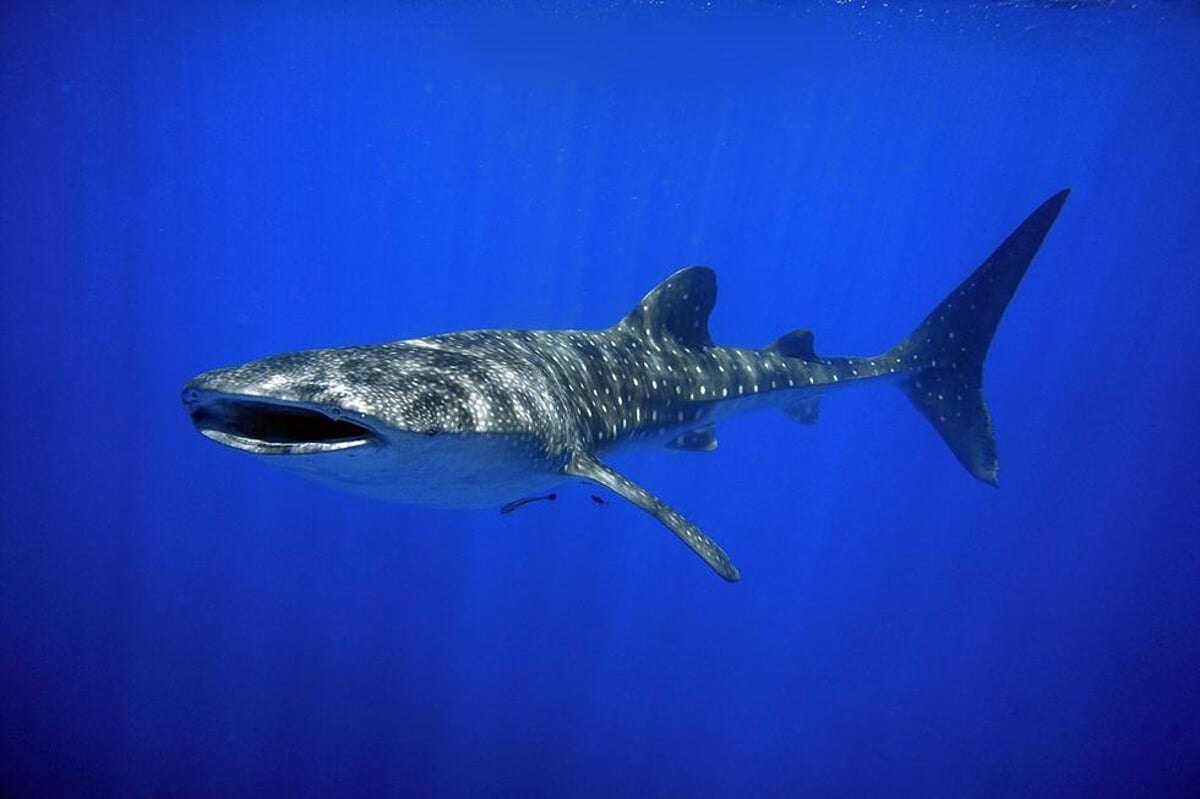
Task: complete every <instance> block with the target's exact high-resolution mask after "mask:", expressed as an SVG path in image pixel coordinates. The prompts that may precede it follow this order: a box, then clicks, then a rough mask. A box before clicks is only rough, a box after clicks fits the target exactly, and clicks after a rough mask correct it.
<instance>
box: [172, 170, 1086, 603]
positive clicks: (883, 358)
mask: <svg viewBox="0 0 1200 799" xmlns="http://www.w3.org/2000/svg"><path fill="white" fill-rule="evenodd" d="M1067 194H1068V190H1064V191H1061V192H1059V193H1058V194H1055V195H1054V196H1053V197H1051V198H1050V199H1048V200H1047V201H1046V202H1045V203H1043V204H1042V205H1041V207H1039V208H1038V209H1037V210H1036V211H1034V212H1033V213H1032V214H1030V215H1029V218H1027V219H1026V220H1025V221H1024V222H1022V223H1021V225H1020V226H1019V227H1018V228H1017V229H1016V230H1015V231H1014V232H1013V233H1012V234H1011V235H1010V236H1009V237H1008V238H1007V239H1006V240H1005V241H1004V243H1003V244H1001V245H1000V247H999V248H998V249H997V250H996V251H995V252H994V253H992V255H991V257H990V258H988V259H987V260H986V261H984V262H983V265H982V266H980V267H979V268H978V269H976V270H975V272H974V273H973V274H972V275H971V276H970V277H969V278H967V279H966V281H964V282H963V283H962V284H961V285H960V286H958V288H956V289H955V290H954V291H953V292H952V293H951V294H950V296H949V297H947V298H946V299H945V300H944V301H943V302H942V303H941V304H940V305H939V306H937V308H935V309H934V310H933V312H932V313H931V314H929V316H928V317H926V318H925V320H924V321H923V322H922V323H921V324H920V325H919V326H918V327H917V328H916V330H915V331H913V333H912V335H910V336H909V337H908V338H906V339H905V340H904V341H902V342H901V343H899V344H898V345H896V346H895V347H893V348H891V349H890V350H887V351H886V352H884V353H882V354H880V355H876V356H874V357H866V358H858V357H849V358H826V357H819V356H818V355H817V354H816V352H815V350H814V348H813V334H812V332H811V331H809V330H807V329H799V330H793V331H792V332H790V333H787V334H785V335H783V336H782V337H780V338H779V339H778V340H777V341H775V342H774V343H773V344H771V345H770V346H768V347H766V348H764V349H740V348H736V347H718V346H717V345H715V344H714V343H713V340H712V338H711V337H710V336H709V332H708V316H709V313H710V312H711V311H712V309H713V305H714V304H715V302H716V294H717V289H716V277H715V275H714V273H713V272H712V270H710V269H707V268H704V267H692V268H689V269H683V270H681V271H679V272H676V273H675V274H673V275H671V276H670V277H669V278H667V279H666V280H665V281H663V282H662V283H661V284H660V285H659V286H658V287H657V288H655V289H654V290H653V291H651V292H650V293H649V294H647V295H646V296H645V298H644V299H643V300H642V301H641V302H640V303H638V304H637V306H636V307H635V308H634V309H633V310H632V311H631V312H630V313H629V314H628V315H627V316H626V317H625V318H624V319H622V320H621V321H620V322H618V323H617V324H616V325H614V326H613V327H610V328H608V329H606V330H475V331H467V332H460V333H448V334H445V335H440V336H431V337H428V338H419V339H413V340H410V341H398V342H394V343H391V344H379V345H373V346H358V347H344V348H338V349H322V350H309V351H303V352H291V353H286V354H283V355H275V356H272V357H269V358H263V359H261V360H257V361H251V362H250V363H247V364H244V365H242V366H234V367H230V368H227V369H217V370H214V371H211V372H205V373H204V374H202V375H200V376H198V377H196V378H195V379H193V380H191V381H190V382H188V383H187V385H186V386H184V388H183V402H184V405H185V406H186V407H187V411H188V413H189V414H190V416H191V419H192V422H193V423H194V424H195V426H196V428H197V429H198V430H199V431H200V432H201V433H202V434H203V435H205V436H207V437H208V438H210V439H212V440H213V441H216V442H218V443H220V444H224V445H225V446H228V447H232V448H233V449H237V450H241V451H243V452H248V453H250V454H252V455H258V456H261V457H263V458H265V459H266V460H267V461H268V462H270V463H272V464H274V465H276V466H281V467H284V468H286V469H290V470H292V471H295V472H298V473H300V474H303V475H305V476H307V477H312V478H316V479H318V480H321V481H323V482H327V483H332V484H334V485H337V486H340V487H342V488H345V489H348V490H351V491H355V492H358V493H363V494H369V495H373V496H377V497H382V498H386V499H391V500H397V501H401V502H410V503H416V504H421V505H432V506H440V507H453V508H472V507H487V506H493V507H496V506H505V507H507V508H513V507H518V506H519V505H520V504H522V503H521V502H520V500H521V499H522V498H524V497H529V496H530V495H534V494H539V493H543V492H546V491H547V490H548V489H550V488H553V487H554V486H555V485H556V484H558V483H561V482H563V481H565V480H568V479H579V480H586V481H591V482H593V483H597V484H599V485H601V486H603V487H605V488H607V489H608V490H610V491H612V492H613V493H615V494H617V495H619V496H621V497H623V498H625V499H626V500H628V501H630V502H632V503H633V504H634V505H636V506H638V507H639V508H641V509H642V510H644V511H646V512H647V513H649V514H651V515H652V516H654V517H655V518H656V519H658V520H659V521H660V522H662V523H663V524H664V525H666V526H667V527H668V528H669V529H670V530H671V532H673V533H674V534H675V535H677V536H678V537H679V538H680V540H682V541H683V542H684V543H685V544H687V545H688V546H689V547H690V548H691V549H692V550H693V551H694V552H695V553H696V554H697V555H699V556H700V557H701V558H703V559H704V561H705V563H707V564H708V565H709V566H711V567H712V568H713V569H714V570H715V571H716V572H717V574H719V575H721V576H722V577H724V578H725V579H726V580H730V581H732V580H736V579H738V570H737V568H736V567H734V565H733V563H732V562H731V561H730V559H729V557H728V556H727V555H726V554H725V552H724V551H722V550H721V548H720V547H719V546H717V544H716V543H715V542H714V541H713V540H712V539H710V538H709V537H708V536H707V535H705V534H704V533H703V532H701V531H700V529H699V528H697V527H696V526H695V525H694V524H692V523H691V522H689V521H688V520H687V519H685V518H684V517H683V516H681V515H680V514H679V513H678V512H677V511H676V510H674V509H673V508H671V507H670V506H669V505H667V504H666V503H665V502H663V501H662V500H661V499H659V498H658V497H656V496H655V495H654V494H652V493H650V492H649V491H647V490H646V489H644V488H642V487H641V486H639V485H638V484H636V483H634V482H632V481H631V480H629V479H628V478H626V477H624V476H622V475H620V474H618V473H617V472H615V471H613V470H612V469H611V468H609V467H608V466H606V465H605V464H604V463H603V462H602V461H601V460H600V458H601V457H602V456H603V455H604V454H605V453H607V452H610V451H612V450H614V449H617V448H619V447H629V446H668V447H676V448H680V449H688V450H710V449H712V448H713V447H715V446H716V438H715V434H714V425H715V424H716V423H717V422H719V421H720V420H722V419H724V418H726V417H729V416H732V415H734V414H738V413H743V412H745V411H749V410H755V409H759V408H777V409H779V410H781V411H782V412H783V413H786V414H787V415H788V416H790V417H791V418H793V419H795V420H796V421H798V422H801V423H811V422H813V421H815V420H816V416H817V403H818V400H819V398H820V397H821V396H822V395H824V394H825V393H827V392H829V391H830V390H831V389H833V388H835V387H837V388H842V387H846V386H851V385H857V384H860V383H865V382H868V381H879V380H886V381H890V382H892V383H894V384H895V385H896V386H898V387H899V388H900V389H901V390H902V391H903V392H904V393H905V394H906V395H907V396H908V398H909V399H910V400H911V401H912V403H913V404H914V405H915V406H916V407H917V409H918V410H919V411H920V412H921V413H922V414H923V415H924V416H925V418H926V419H928V420H929V421H930V422H931V423H932V424H933V427H934V429H936V430H937V432H938V433H939V434H940V435H941V437H942V438H943V439H944V440H945V442H946V443H947V444H948V445H949V446H950V449H951V451H952V452H953V453H954V454H955V456H956V457H957V458H958V460H959V461H960V462H961V463H962V465H963V466H965V467H966V469H967V471H968V472H970V473H971V474H972V475H974V476H975V477H977V478H978V479H980V480H982V481H984V482H985V483H990V484H992V485H995V484H996V475H997V460H996V445H995V439H994V437H993V433H992V422H991V419H990V416H989V414H988V409H987V405H986V403H985V402H984V398H983V392H982V381H983V362H984V357H985V356H986V354H987V350H988V346H989V345H990V343H991V341H992V336H993V335H994V333H995V331H996V326H997V325H998V324H999V322H1000V317H1001V315H1002V314H1003V312H1004V309H1005V307H1006V306H1007V305H1008V302H1009V300H1010V299H1011V298H1012V295H1013V292H1014V291H1016V288H1017V284H1018V283H1020V281H1021V278H1022V276H1024V274H1025V270H1026V269H1027V268H1028V266H1029V263H1030V261H1031V260H1032V259H1033V256H1034V254H1035V253H1036V252H1037V250H1038V248H1039V247H1040V246H1041V243H1042V240H1043V239H1044V238H1045V236H1046V233H1047V232H1048V231H1049V229H1050V226H1051V225H1052V224H1053V223H1054V220H1055V219H1056V218H1057V217H1058V214H1059V211H1060V210H1061V209H1062V206H1063V203H1064V202H1065V201H1066V199H1067Z"/></svg>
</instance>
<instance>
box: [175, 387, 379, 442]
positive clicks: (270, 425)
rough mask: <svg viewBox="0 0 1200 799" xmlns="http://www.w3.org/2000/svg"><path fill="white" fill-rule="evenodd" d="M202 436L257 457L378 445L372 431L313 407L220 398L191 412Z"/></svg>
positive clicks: (193, 422)
mask: <svg viewBox="0 0 1200 799" xmlns="http://www.w3.org/2000/svg"><path fill="white" fill-rule="evenodd" d="M189 413H190V415H191V417H192V424H193V425H195V426H196V429H197V430H198V431H200V433H201V435H203V436H205V437H206V438H210V439H212V440H213V441H216V442H217V443H218V444H224V445H225V446H227V447H233V448H234V449H239V450H242V451H243V452H252V453H254V454H256V455H315V454H320V453H324V452H340V451H342V450H347V449H352V448H354V447H361V446H363V445H364V444H368V443H371V442H372V441H376V440H377V436H376V435H375V433H374V432H373V431H372V430H371V429H370V428H368V427H364V426H363V425H360V424H355V423H354V422H351V421H348V420H346V419H339V418H335V417H334V416H331V415H329V414H328V413H325V412H323V411H321V410H318V409H317V408H314V407H312V406H309V405H298V404H294V403H289V402H284V401H280V400H271V399H263V398H261V397H254V398H250V397H230V396H221V397H214V398H209V399H206V400H204V401H199V402H195V403H194V404H192V405H191V407H190V408H189Z"/></svg>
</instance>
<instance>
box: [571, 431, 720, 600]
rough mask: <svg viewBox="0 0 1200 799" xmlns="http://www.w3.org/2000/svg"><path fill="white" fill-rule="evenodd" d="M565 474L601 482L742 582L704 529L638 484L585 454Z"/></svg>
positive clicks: (578, 455)
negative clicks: (702, 530)
mask: <svg viewBox="0 0 1200 799" xmlns="http://www.w3.org/2000/svg"><path fill="white" fill-rule="evenodd" d="M563 472H564V473H566V474H567V475H569V476H571V477H578V478H581V479H584V480H590V481H592V482H593V483H598V484H599V485H602V486H604V487H605V488H607V489H608V490H609V491H612V492H613V493H614V494H618V495H620V496H621V497H623V498H625V499H627V500H629V501H630V502H632V503H633V504H634V505H637V506H638V507H639V508H641V509H642V510H644V511H646V512H647V513H649V514H650V515H651V516H653V517H654V518H656V519H658V520H659V521H660V522H662V523H663V524H665V525H666V526H667V527H668V528H670V530H671V532H672V533H674V534H675V535H677V536H678V537H679V540H681V541H683V543H685V544H687V545H688V547H690V548H691V550H692V551H693V552H695V553H696V554H697V555H699V556H700V557H701V558H703V559H704V562H705V563H707V564H708V565H709V566H711V567H712V569H713V571H715V572H716V573H717V574H719V575H721V576H722V577H724V578H725V579H726V580H728V581H730V582H734V581H736V580H737V579H738V577H739V574H738V570H737V567H736V566H734V565H733V562H732V561H730V560H729V556H728V555H726V554H725V551H724V550H722V549H721V548H720V547H719V546H717V543H716V542H715V541H713V540H712V539H711V538H709V537H708V536H706V535H705V534H704V533H703V532H701V531H700V528H698V527H696V525H694V524H692V523H691V522H689V521H688V520H687V519H685V518H683V517H682V516H680V515H679V513H678V512H677V511H676V510H675V509H674V508H672V507H671V506H670V505H668V504H667V503H665V502H663V501H662V500H661V499H659V498H658V497H656V496H654V495H653V494H651V493H650V492H649V491H647V490H646V489H644V488H642V487H641V486H640V485H638V484H637V483H634V482H633V481H631V480H629V479H627V478H625V477H622V476H621V475H619V474H617V473H616V472H614V471H613V470H612V469H610V468H608V467H607V466H605V465H604V464H603V463H601V462H600V461H598V460H597V459H596V458H595V457H593V456H591V455H589V454H587V453H585V452H577V453H575V454H574V455H572V456H571V460H570V461H568V462H567V465H566V466H564V467H563Z"/></svg>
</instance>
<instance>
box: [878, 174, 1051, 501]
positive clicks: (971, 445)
mask: <svg viewBox="0 0 1200 799" xmlns="http://www.w3.org/2000/svg"><path fill="white" fill-rule="evenodd" d="M1069 193H1070V189H1064V190H1063V191H1060V192H1059V193H1058V194H1055V195H1054V196H1053V197H1051V198H1050V199H1048V200H1046V201H1045V202H1044V203H1042V204H1041V206H1040V207H1039V208H1038V209H1037V210H1036V211H1034V212H1033V213H1032V214H1030V215H1029V217H1028V218H1027V219H1026V220H1025V221H1024V222H1022V223H1021V224H1020V226H1019V227H1018V228H1017V229H1016V230H1014V231H1013V232H1012V234H1010V235H1009V237H1008V238H1007V239H1005V240H1004V243H1003V244H1001V245H1000V246H999V247H998V248H997V249H996V251H995V252H994V253H992V255H991V257H989V258H988V259H987V260H986V261H984V262H983V264H982V265H981V266H980V267H979V268H978V269H976V270H975V271H974V272H973V273H972V274H971V276H970V277H968V278H967V279H966V280H964V281H963V282H962V284H960V285H959V286H958V288H956V289H955V290H954V291H953V292H951V293H950V296H948V297H947V298H946V299H945V300H943V301H942V304H941V305H939V306H938V307H937V308H935V309H934V310H933V313H931V314H929V316H927V317H926V318H925V321H923V322H922V323H921V324H920V326H918V327H917V329H916V330H914V331H913V333H912V335H910V336H909V337H908V338H907V339H905V340H904V341H903V342H901V343H900V344H899V345H898V346H896V347H895V348H893V349H892V350H891V351H890V352H889V353H888V357H889V358H896V359H899V360H898V362H900V363H904V364H910V363H911V364H912V365H913V366H915V367H916V368H914V369H913V370H912V371H911V372H909V373H908V374H907V375H906V378H905V379H904V381H903V382H902V383H901V384H900V386H901V388H902V389H903V390H904V393H905V394H906V395H907V396H908V398H909V399H910V400H911V401H912V403H913V405H915V406H917V410H919V411H920V412H921V413H922V414H924V416H925V418H926V419H928V420H929V421H930V422H931V423H932V424H933V426H934V429H936V430H937V431H938V434H939V435H941V437H942V439H943V440H944V441H945V442H946V443H947V444H948V445H949V446H950V449H951V450H952V451H953V452H954V455H955V457H957V458H958V460H959V461H960V462H961V463H962V465H963V466H965V467H966V468H967V471H969V472H970V473H971V474H973V475H974V476H975V477H977V478H979V479H980V480H982V481H984V482H985V483H989V484H991V485H996V478H997V473H998V469H999V464H998V462H997V459H996V438H995V435H994V434H993V432H992V419H991V415H990V414H989V413H988V408H987V402H986V401H985V400H984V398H983V361H984V358H986V357H987V351H988V347H989V346H990V345H991V343H992V337H993V336H994V335H995V333H996V327H997V326H998V325H999V324H1000V317H1001V316H1003V314H1004V309H1005V308H1006V307H1008V303H1009V300H1011V299H1012V296H1013V293H1014V292H1016V290H1017V286H1018V285H1019V284H1020V282H1021V278H1022V277H1024V276H1025V270H1026V269H1028V268H1029V263H1030V261H1032V260H1033V256H1034V255H1035V254H1036V253H1037V251H1038V248H1039V247H1041V245H1042V240H1043V239H1045V238H1046V233H1048V232H1049V230H1050V226H1051V225H1053V224H1054V220H1055V219H1056V218H1058V213H1059V211H1061V210H1062V207H1063V203H1065V202H1066V201H1067V195H1068V194H1069Z"/></svg>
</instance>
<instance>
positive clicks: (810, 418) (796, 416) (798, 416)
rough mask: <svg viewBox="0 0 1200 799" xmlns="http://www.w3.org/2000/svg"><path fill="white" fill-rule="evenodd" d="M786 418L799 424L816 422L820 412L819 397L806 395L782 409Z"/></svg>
mask: <svg viewBox="0 0 1200 799" xmlns="http://www.w3.org/2000/svg"><path fill="white" fill-rule="evenodd" d="M783 412H784V414H785V415H786V416H787V418H789V419H791V420H792V421H793V422H798V423H799V424H816V423H817V417H818V416H820V413H821V398H820V397H808V398H807V399H802V400H800V401H799V402H797V403H796V404H794V405H789V406H787V407H786V408H784V409H783Z"/></svg>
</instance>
